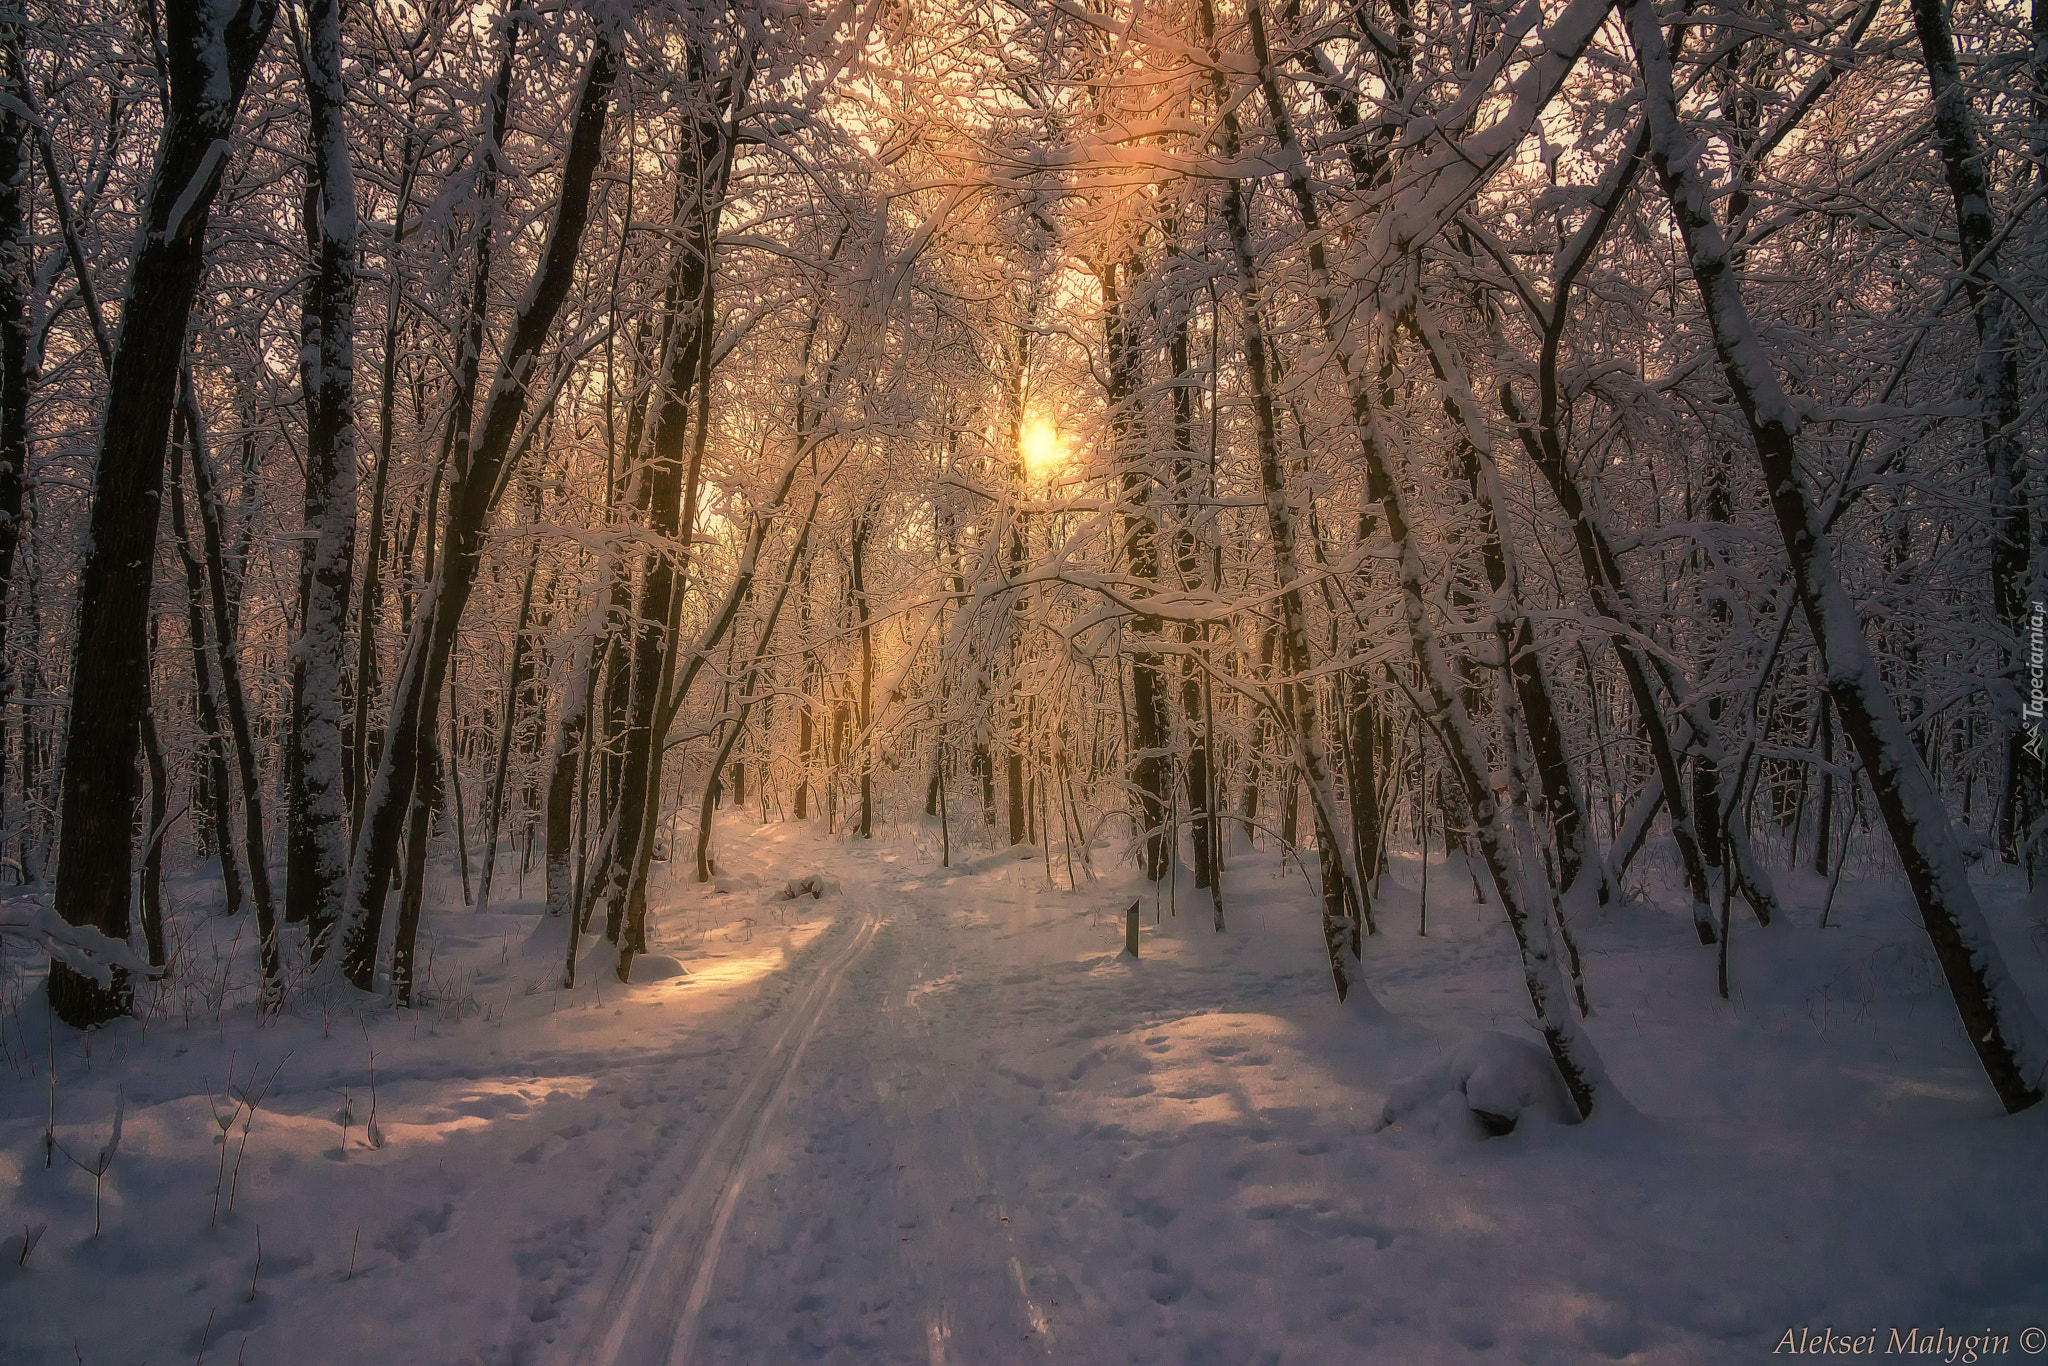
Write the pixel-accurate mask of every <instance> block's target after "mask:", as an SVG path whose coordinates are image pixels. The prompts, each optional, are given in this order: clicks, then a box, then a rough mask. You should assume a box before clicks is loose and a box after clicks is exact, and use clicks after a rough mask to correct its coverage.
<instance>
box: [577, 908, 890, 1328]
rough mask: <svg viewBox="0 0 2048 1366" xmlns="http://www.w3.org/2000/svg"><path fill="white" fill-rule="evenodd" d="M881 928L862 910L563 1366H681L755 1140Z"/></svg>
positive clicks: (870, 913)
mask: <svg viewBox="0 0 2048 1366" xmlns="http://www.w3.org/2000/svg"><path fill="white" fill-rule="evenodd" d="M880 923H881V922H880V919H879V917H878V916H877V915H876V913H875V912H874V911H873V910H872V909H870V910H868V911H867V913H866V915H865V918H864V919H863V920H862V922H861V924H860V926H859V928H858V929H856V930H855V931H854V933H853V936H852V938H851V939H850V940H849V941H848V942H847V944H846V946H845V947H844V948H843V949H841V950H840V951H839V953H838V954H837V955H836V956H835V957H834V958H832V959H831V960H830V961H829V962H827V963H826V964H825V966H824V967H822V968H821V969H819V971H818V974H817V976H815V977H814V978H812V980H811V983H810V985H809V986H808V987H806V988H805V989H804V992H803V995H802V996H801V997H800V998H799V999H798V1000H797V1002H796V1003H795V1004H794V1005H793V1006H792V1007H790V1008H789V1010H788V1015H787V1018H786V1021H785V1023H784V1024H783V1027H782V1031H781V1033H780V1034H778V1035H777V1036H776V1039H775V1042H774V1043H773V1044H771V1045H770V1046H769V1049H768V1054H767V1056H766V1057H765V1058H763V1059H762V1060H761V1063H760V1065H759V1066H758V1067H757V1068H756V1069H755V1071H754V1074H753V1076H752V1077H751V1078H750V1079H749V1080H748V1082H747V1085H746V1087H745V1089H744V1090H742V1091H741V1093H740V1096H739V1099H738V1100H736V1101H735V1102H733V1105H732V1107H731V1108H730V1109H729V1110H727V1111H726V1114H725V1117H724V1118H723V1119H721V1120H720V1121H719V1123H718V1127H717V1128H716V1129H715V1130H714V1131H713V1132H712V1135H711V1138H710V1140H709V1142H707V1143H706V1144H705V1147H704V1152H703V1155H702V1156H701V1157H699V1158H698V1159H697V1162H696V1165H695V1166H694V1167H693V1168H692V1170H691V1172H690V1175H689V1177H688V1178H687V1179H686V1180H685V1181H684V1183H683V1186H682V1189H681V1190H680V1191H678V1192H677V1194H676V1195H675V1197H674V1198H673V1199H672V1200H670V1201H669V1203H668V1206H667V1208H666V1209H665V1210H664V1211H663V1212H662V1215H661V1223H660V1226H659V1227H658V1228H657V1229H656V1230H655V1232H654V1234H653V1236H652V1237H651V1238H650V1239H649V1240H648V1242H647V1243H646V1245H645V1246H644V1247H642V1248H641V1249H640V1251H639V1252H638V1253H637V1254H635V1255H634V1256H632V1257H631V1258H629V1259H628V1261H627V1262H626V1265H625V1266H624V1267H623V1268H622V1269H621V1271H620V1275H619V1279H618V1281H617V1282H616V1283H615V1284H614V1286H613V1289H612V1292H611V1293H610V1294H609V1295H607V1296H606V1298H605V1302H604V1304H603V1305H602V1306H600V1307H599V1309H598V1311H597V1315H596V1322H595V1323H594V1324H593V1325H592V1327H591V1329H590V1331H589V1332H588V1333H587V1334H586V1335H585V1336H584V1339H583V1343H582V1349H581V1350H580V1351H578V1352H576V1353H575V1354H574V1355H573V1356H571V1357H569V1358H568V1360H569V1361H571V1362H574V1363H576V1364H577V1366H585V1364H586V1363H587V1364H588V1366H686V1363H688V1361H689V1360H690V1358H691V1354H692V1351H693V1348H694V1345H695V1340H696V1332H697V1319H698V1316H699V1315H700V1313H701V1312H702V1310H703V1308H704V1303H705V1300H706V1298H707V1297H708V1296H709V1294H710V1292H711V1283H712V1278H713V1276H714V1275H715V1273H716V1272H717V1269H718V1255H719V1247H720V1243H721V1242H722V1240H723V1237H724V1234H725V1230H726V1226H727V1225H728V1224H729V1223H731V1221H732V1213H733V1209H734V1207H735V1206H736V1205H737V1204H738V1203H739V1198H740V1195H741V1193H742V1192H743V1191H744V1190H745V1188H746V1184H747V1179H748V1177H749V1175H750V1174H751V1173H750V1167H751V1164H752V1161H753V1158H754V1154H755V1151H756V1148H757V1146H758V1142H759V1139H760V1136H761V1134H762V1132H763V1131H764V1130H765V1129H766V1128H767V1126H768V1123H769V1121H770V1120H771V1119H772V1118H773V1117H774V1114H775V1111H776V1110H777V1109H778V1108H779V1107H780V1105H781V1103H782V1100H783V1097H784V1096H785V1095H786V1094H787V1092H788V1090H789V1081H790V1077H791V1076H792V1075H793V1074H794V1072H795V1070H796V1066H797V1063H798V1062H799V1061H800V1060H801V1059H802V1057H803V1053H804V1049H805V1048H806V1047H807V1046H808V1045H809V1044H810V1041H811V1037H812V1035H813V1034H815V1033H816V1032H817V1027H818V1022H819V1021H820V1020H821V1019H822V1018H823V1017H824V1013H825V1008H826V1007H827V1006H828V1005H829V1004H830V1003H831V1000H832V996H833V993H834V992H835V991H837V989H838V987H839V982H840V979H841V978H842V977H844V976H845V974H846V970H847V968H849V967H851V966H852V964H853V962H854V960H855V959H857V958H859V957H860V955H861V953H862V951H863V950H864V949H866V948H867V947H868V945H869V944H871V943H872V942H873V941H874V937H875V931H876V929H877V928H878V926H879V925H880Z"/></svg>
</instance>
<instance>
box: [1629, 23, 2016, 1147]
mask: <svg viewBox="0 0 2048 1366" xmlns="http://www.w3.org/2000/svg"><path fill="white" fill-rule="evenodd" d="M1625 14H1626V18H1627V23H1628V29H1629V35H1630V37H1631V39H1632V40H1633V41H1634V43H1635V49H1636V58H1637V61H1638V64H1639V65H1640V67H1641V70H1642V73H1643V81H1644V90H1645V108H1646V111H1647V116H1648V118H1649V122H1650V131H1651V137H1650V157H1651V161H1652V163H1653V164H1654V165H1655V166H1656V168H1657V176H1658V180H1659V181H1660V183H1661V184H1662V186H1663V189H1664V194H1665V198H1666V199H1667V200H1668V201H1669V203H1670V205H1671V210H1672V216H1673V217H1674V218H1675V219H1676V220H1677V223H1678V228H1679V233H1680V236H1681V237H1682V239H1683V241H1684V244H1685V249H1686V255H1687V259H1688V262H1689V264H1690V266H1691V269H1692V274H1693V279H1694V282H1695V283H1696V285H1697V286H1698V290H1699V295H1700V300H1701V303H1702V305H1703V307H1704V308H1705V311H1706V315H1707V321H1708V324H1709V325H1710V326H1711V327H1712V329H1713V334H1714V348H1715V353H1716V355H1717V356H1718V358H1719V360H1720V362H1721V371H1722V375H1723V377H1724V378H1725V379H1726V380H1727V383H1728V386H1729V388H1730V390H1731V391H1732V392H1733V393H1734V395H1735V399H1736V403H1737V404H1738V405H1739V406H1740V408H1741V410H1742V415H1743V418H1744V421H1745V423H1746V424H1747V426H1748V428H1749V435H1750V441H1751V444H1752V445H1753V446H1754V447H1755V449H1756V455H1757V463H1758V465H1759V466H1760V467H1761V469H1762V472H1763V477H1764V484H1765V488H1766V491H1767V493H1768V495H1769V497H1770V502H1771V511H1772V513H1773V514H1774V515H1775V517H1776V519H1777V522H1778V529H1779V532H1780V534H1781V536H1782V537H1783V539H1784V542H1785V553H1786V558H1787V559H1788V560H1789V561H1790V564H1791V568H1792V575H1793V582H1794V583H1795V584H1796V586H1797V588H1798V592H1799V599H1800V605H1801V606H1802V608H1803V609H1804V610H1805V613H1806V619H1807V625H1808V628H1809V629H1810V630H1811V631H1812V633H1813V639H1814V643H1815V645H1816V646H1817V647H1818V649H1819V652H1820V659H1821V667H1822V669H1823V671H1824V673H1825V675H1826V678H1827V688H1828V693H1829V695H1830V696H1831V697H1832V698H1833V699H1834V703H1835V707H1836V710H1837V714H1838V715H1839V717H1840V719H1841V724H1842V729H1843V731H1844V732H1846V733H1847V735H1848V737H1849V741H1850V743H1851V744H1852V745H1854V746H1855V748H1856V752H1857V757H1858V758H1859V759H1861V760H1862V762H1863V770H1864V774H1865V776H1866V777H1867V778H1868V779H1869V782H1870V788H1871V792H1872V794H1873V795H1874V796H1875V797H1876V799H1877V803H1878V808H1879V811H1880V812H1881V813H1882V814H1883V817H1884V821H1885V826H1886V828H1887V829H1888V830H1889V831H1890V834H1891V838H1892V845H1893V847H1894V849H1896V850H1897V852H1898V856H1899V862H1900V864H1901V866H1902V867H1903V868H1904V871H1905V874H1906V881H1907V884H1908V885H1909V886H1910V887H1911V888H1912V889H1913V897H1914V900H1915V901H1916V902H1918V904H1919V907H1920V917H1921V922H1922V924H1923V925H1924V926H1925V927H1926V930H1927V936H1928V939H1929V940H1930V941H1932V943H1933V945H1934V953H1935V957H1936V959H1937V960H1938V961H1939V962H1940V964H1941V968H1942V973H1943V975H1944V976H1945V977H1946V978H1947V980H1948V985H1949V991H1950V993H1951V994H1952V995H1953V996H1954V998H1955V1003H1956V1010H1957V1013H1958V1014H1959V1015H1960V1016H1961V1017H1962V1022H1963V1028H1964V1030H1965V1031H1966V1032H1967V1033H1968V1034H1969V1037H1970V1043H1971V1046H1972V1047H1973V1048H1974V1049H1975V1050H1976V1052H1977V1057H1978V1061H1979V1062H1981V1063H1982V1064H1983V1067H1984V1070H1985V1073H1986V1075H1987V1076H1989V1077H1990V1079H1991V1083H1992V1086H1993V1088H1994V1089H1995V1090H1996V1091H1997V1092H1998V1097H1999V1099H2000V1100H2001V1101H2003V1102H2004V1104H2005V1107H2006V1109H2007V1110H2008V1111H2011V1112H2017V1111H2020V1110H2023V1109H2026V1108H2027V1107H2028V1106H2030V1105H2033V1104H2035V1103H2037V1102H2038V1101H2039V1100H2040V1099H2041V1095H2042V1092H2041V1079H2042V1077H2043V1075H2044V1074H2048V1032H2044V1031H2043V1029H2042V1027H2041V1022H2040V1020H2039V1019H2038V1018H2037V1017H2036V1016H2035V1015H2034V1012H2033V1009H2032V1007H2031V1006H2029V1005H2028V1003H2027V1000H2026V997H2025V996H2024V995H2022V994H2021V992H2020V990H2019V987H2018V985H2017V984H2016V983H2015V982H2014V981H2013V978H2012V974H2011V972H2010V971H2009V970H2008V969H2007V967H2006V965H2005V959H2004V956H2003V955H2002V954H2001V953H2000V952H1999V949H1998V944H1997V941H1996V940H1995V939H1994V938H1993V937H1992V934H1991V928H1990V926H1989V925H1988V924H1987V923H1986V922H1985V920H1984V915H1983V912H1982V911H1981V910H1980V909H1979V908H1978V905H1977V898H1976V893H1975V892H1974V891H1973V890H1972V888H1971V887H1970V882H1969V877H1968V874H1967V871H1966V870H1965V868H1964V866H1963V860H1962V857H1961V855H1960V854H1959V853H1958V852H1957V849H1956V845H1955V840H1954V837H1953V835H1952V833H1951V831H1950V829H1949V821H1948V813H1947V811H1946V810H1945V809H1944V808H1943V806H1942V804H1941V799H1940V795H1939V793H1937V792H1936V790H1935V787H1934V783H1933V780H1932V779H1931V778H1930V777H1929V776H1928V773H1927V770H1926V768H1925V766H1924V765H1923V764H1922V763H1921V760H1920V756H1919V753H1918V752H1917V751H1916V750H1915V749H1914V747H1913V742H1912V737H1911V736H1910V735H1909V734H1908V733H1907V731H1906V728H1905V725H1904V723H1903V722H1902V721H1901V720H1900V718H1899V713H1898V709H1897V707H1896V706H1894V705H1893V702H1892V698H1891V693H1890V690H1889V689H1888V688H1887V687H1886V686H1885V684H1884V681H1883V679H1882V677H1881V676H1880V675H1879V673H1878V668H1877V661H1876V658H1875V657H1874V656H1873V655H1872V653H1871V650H1870V644H1869V642H1868V641H1867V640H1865V639H1864V636H1863V626H1862V623H1861V621H1860V619H1859V618H1858V615H1857V612H1856V608H1855V604H1854V603H1853V602H1851V601H1850V598H1849V594H1848V591H1847V590H1846V589H1845V588H1844V586H1843V584H1842V580H1841V577H1840V575H1839V574H1838V573H1837V571H1836V569H1835V562H1834V548H1833V545H1832V543H1831V541H1830V538H1829V535H1828V531H1827V528H1826V526H1825V525H1824V524H1823V520H1822V515H1821V512H1820V509H1819V508H1818V507H1816V506H1815V504H1814V502H1813V498H1812V495H1811V493H1810V492H1809V489H1808V484H1807V476H1806V472H1805V470H1804V468H1803V467H1802V465H1801V461H1800V457H1799V449H1798V445H1797V441H1796V436H1797V433H1798V430H1799V427H1800V418H1799V416H1798V415H1797V412H1796V410H1795V409H1794V408H1793V406H1792V402H1791V400H1790V398H1789V397H1787V395H1786V393H1785V390H1784V387H1783V385H1782V384H1780V382H1779V380H1778V376H1777V374H1776V372H1775V371H1774V370H1773V369H1772V367H1771V363H1770V360H1769V357H1768V354H1767V353H1766V352H1765V350H1764V348H1763V343H1762V342H1761V340H1760V339H1759V338H1758V337H1757V334H1756V330H1755V327H1754V325H1753V324H1752V323H1751V321H1750V317H1749V310H1748V307H1747V305H1745V304H1744V302H1743V299H1742V294H1741V285H1740V280H1739V278H1738V276H1737V274H1736V272H1735V270H1734V268H1733V266H1732V265H1731V263H1730V261H1729V251H1728V243H1727V239H1726V237H1725V236H1724V235H1723V234H1722V232H1721V228H1720V225H1719V224H1717V223H1716V222H1715V221H1714V219H1713V216H1712V214H1711V213H1710V212H1709V210H1708V205H1709V204H1710V203H1711V198H1710V195H1709V192H1708V189H1707V186H1706V185H1705V184H1704V183H1703V181H1702V180H1701V177H1700V174H1699V171H1698V168H1697V167H1698V163H1697V160H1696V158H1697V149H1696V146H1695V143H1694V141H1693V139H1692V138H1691V137H1690V136H1689V135H1688V134H1687V132H1686V130H1685V128H1684V127H1683V125H1682V124H1681V123H1680V122H1679V117H1678V107H1677V100H1676V98H1675V96H1674V95H1673V93H1672V84H1673V82H1672V70H1671V62H1670V57H1669V54H1668V53H1667V51H1666V48H1665V45H1664V34H1663V31H1662V29H1661V28H1660V27H1659V25H1658V22H1657V18H1656V15H1655V14H1654V12H1653V11H1652V10H1651V8H1650V6H1649V5H1648V4H1647V3H1645V0H1626V4H1625Z"/></svg>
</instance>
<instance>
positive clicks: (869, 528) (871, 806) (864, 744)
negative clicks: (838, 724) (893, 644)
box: [733, 507, 875, 840]
mask: <svg viewBox="0 0 2048 1366" xmlns="http://www.w3.org/2000/svg"><path fill="white" fill-rule="evenodd" d="M873 534H874V523H873V522H872V521H871V520H870V519H869V512H868V509H867V508H866V507H863V508H862V509H861V510H860V512H859V513H858V514H856V515H855V517H854V521H853V536H852V550H853V584H852V588H853V610H854V614H855V618H856V620H858V621H859V623H860V713H859V718H860V828H859V829H858V830H857V831H856V832H855V833H856V834H858V835H859V836H860V837H861V838H862V839H864V840H869V839H873V838H874V837H875V737H874V724H875V632H874V624H873V623H872V622H871V621H870V620H869V619H868V584H867V551H868V538H869V537H870V536H872V535H873ZM762 639H763V644H762V648H763V649H764V650H765V649H766V648H767V644H766V637H765V636H764V637H763V638H762ZM738 734H739V732H738V730H737V728H735V730H734V732H733V735H734V738H735V739H737V738H738Z"/></svg>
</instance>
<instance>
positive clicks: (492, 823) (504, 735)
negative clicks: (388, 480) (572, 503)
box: [476, 495, 575, 911]
mask: <svg viewBox="0 0 2048 1366" xmlns="http://www.w3.org/2000/svg"><path fill="white" fill-rule="evenodd" d="M534 511H535V513H536V515H538V513H539V498H538V495H536V497H535V509H534ZM539 568H540V545H539V543H538V542H536V543H535V544H534V547H533V551H532V553H531V554H530V555H529V556H528V557H527V561H526V577H525V580H524V582H522V583H521V584H520V586H519V624H518V626H517V627H516V628H515V629H514V630H513V632H512V649H511V651H510V654H511V660H510V662H509V663H508V664H507V665H506V666H505V706H504V710H503V711H502V712H501V713H500V715H499V717H498V752H497V756H496V759H495V760H494V761H493V763H492V765H491V790H490V795H489V796H488V797H486V798H485V802H484V866H483V869H482V871H480V872H479V873H478V874H477V884H476V908H477V910H478V911H487V910H489V909H490V906H491V874H492V871H493V870H494V869H495V868H496V867H497V865H498V822H499V817H500V816H501V815H502V814H503V812H504V808H505V772H506V770H507V769H508V768H510V767H511V763H512V731H513V728H514V726H515V725H516V724H517V722H518V720H519V692H520V680H521V673H522V670H523V669H524V667H525V664H526V629H527V626H528V624H529V623H530V622H531V621H532V618H533V581H534V578H535V575H536V573H537V571H538V570H539ZM574 749H575V745H574V743H573V741H572V742H571V744H570V751H571V752H573V751H574Z"/></svg>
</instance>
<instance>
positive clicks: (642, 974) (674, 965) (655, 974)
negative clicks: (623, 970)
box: [633, 953, 690, 984]
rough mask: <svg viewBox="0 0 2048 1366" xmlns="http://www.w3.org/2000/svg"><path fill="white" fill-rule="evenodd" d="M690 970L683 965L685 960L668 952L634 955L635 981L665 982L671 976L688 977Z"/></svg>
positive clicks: (636, 982)
mask: <svg viewBox="0 0 2048 1366" xmlns="http://www.w3.org/2000/svg"><path fill="white" fill-rule="evenodd" d="M689 973H690V970H689V969H688V968H686V967H684V966H683V960H682V959H680V958H677V957H676V956H675V955H673V954H667V953H641V954H635V955H634V956H633V981H634V983H635V984H638V983H640V982H665V981H667V980H668V979H669V978H671V977H687V976H688V975H689Z"/></svg>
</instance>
